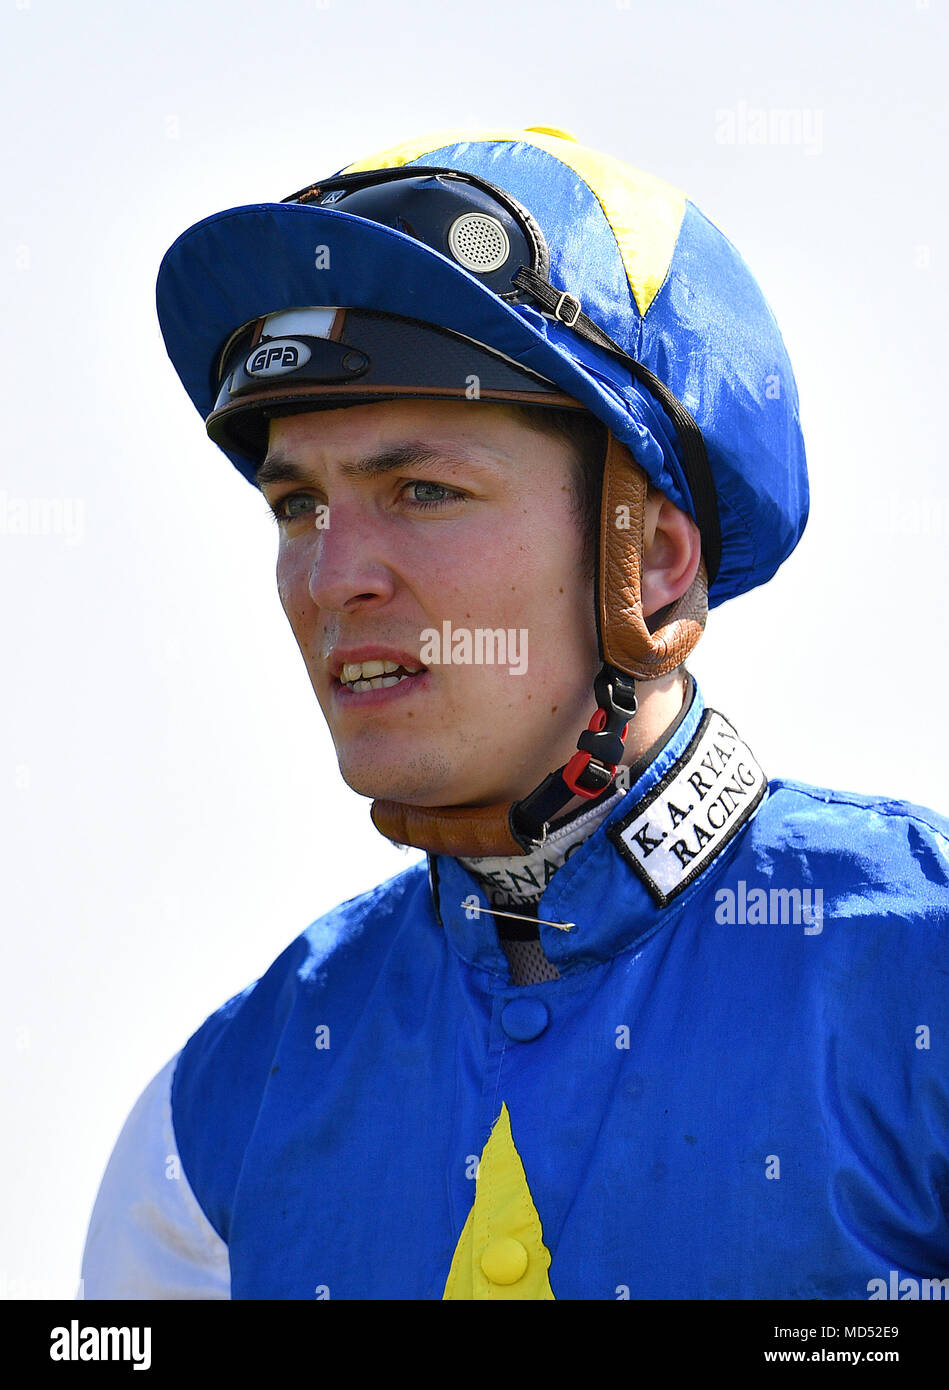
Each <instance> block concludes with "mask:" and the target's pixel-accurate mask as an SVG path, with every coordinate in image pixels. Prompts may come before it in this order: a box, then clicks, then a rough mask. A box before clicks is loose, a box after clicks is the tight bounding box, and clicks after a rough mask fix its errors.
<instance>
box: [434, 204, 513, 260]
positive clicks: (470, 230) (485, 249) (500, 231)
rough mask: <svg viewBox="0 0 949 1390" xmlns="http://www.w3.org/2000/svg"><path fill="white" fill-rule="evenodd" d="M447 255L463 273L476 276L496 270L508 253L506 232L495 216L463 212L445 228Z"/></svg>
mask: <svg viewBox="0 0 949 1390" xmlns="http://www.w3.org/2000/svg"><path fill="white" fill-rule="evenodd" d="M448 246H449V249H450V251H451V254H452V255H453V256H454V258H455V260H456V261H457V262H458V263H459V265H462V266H464V268H465V270H472V271H474V273H475V274H476V275H486V274H488V272H489V271H492V270H500V268H501V266H502V265H503V264H504V262H505V261H506V260H507V258H508V256H509V255H510V254H511V243H510V242H509V241H508V236H507V232H506V231H505V230H504V228H503V227H502V226H501V223H500V222H499V221H498V220H497V218H496V217H487V216H485V214H484V213H483V212H464V213H462V215H461V216H460V217H456V218H455V220H454V222H453V223H452V224H451V226H450V227H449V229H448Z"/></svg>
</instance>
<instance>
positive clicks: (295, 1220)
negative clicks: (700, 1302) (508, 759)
mask: <svg viewBox="0 0 949 1390" xmlns="http://www.w3.org/2000/svg"><path fill="white" fill-rule="evenodd" d="M947 878H949V824H947V822H946V821H945V820H944V819H942V818H940V817H937V816H935V815H934V814H933V813H932V812H929V811H926V810H924V809H923V808H920V807H917V806H912V805H909V804H907V803H903V802H897V801H889V800H885V799H878V798H873V797H869V796H860V795H852V794H849V793H848V794H840V793H837V792H832V791H827V790H824V789H819V788H815V787H810V786H804V785H801V784H799V783H796V782H789V781H784V780H775V781H771V782H770V783H767V782H766V781H765V779H764V775H763V774H762V772H761V770H760V768H759V767H758V764H757V762H756V761H755V759H754V756H753V755H752V754H751V752H750V750H748V749H747V748H746V746H745V745H744V744H743V743H742V741H741V739H740V737H739V736H738V735H737V734H736V732H735V731H734V730H733V729H732V728H731V726H730V725H729V724H728V722H727V720H724V719H723V718H722V717H721V716H720V715H718V714H716V713H715V712H713V711H709V710H707V709H706V707H705V705H704V703H703V700H702V697H701V695H700V694H699V693H698V691H697V690H696V691H695V693H694V696H693V699H692V703H691V705H690V707H689V708H688V709H687V711H686V713H685V715H684V717H680V721H679V722H678V724H677V725H676V726H674V728H673V731H672V734H671V736H670V737H669V738H668V740H667V741H666V743H665V745H664V746H663V747H662V748H661V751H659V753H658V756H656V757H655V758H654V759H653V760H652V762H651V763H650V765H649V766H648V767H647V768H646V770H645V771H643V772H642V774H641V775H640V776H638V779H637V780H636V782H635V784H634V785H633V786H632V787H630V789H629V791H628V792H627V794H626V795H625V796H624V797H623V798H622V799H621V801H620V803H619V804H618V806H617V807H616V808H615V809H614V810H613V811H612V812H611V813H610V815H609V816H608V817H607V819H606V820H605V821H604V822H603V823H602V824H601V825H600V826H599V827H598V828H597V829H596V831H595V832H594V833H593V834H592V835H591V836H590V837H589V838H588V839H587V840H586V841H584V842H583V843H582V844H581V845H580V847H579V848H578V849H577V850H576V852H575V853H573V854H572V855H571V857H570V858H569V859H568V860H567V862H566V863H564V864H563V866H562V867H561V868H559V869H558V870H557V872H556V873H555V874H554V875H553V877H552V878H551V880H550V883H549V885H548V887H547V888H546V890H545V892H544V895H543V897H542V898H541V900H540V906H539V910H538V916H539V918H540V919H543V920H542V923H541V926H540V933H541V941H542V944H543V947H544V950H545V952H546V954H547V956H548V958H549V959H550V960H551V961H552V962H553V963H554V964H555V965H556V966H557V969H558V970H559V972H560V978H559V979H558V980H553V981H549V982H547V983H543V984H537V985H528V986H520V987H516V986H513V985H512V984H511V983H510V976H509V973H508V965H507V960H506V958H505V955H504V953H503V951H502V949H501V947H500V946H499V944H498V939H497V933H496V930H495V924H494V920H493V918H492V917H491V916H490V915H489V913H488V912H486V911H481V912H476V911H475V910H474V909H475V907H476V906H480V907H481V908H483V909H484V908H487V906H488V902H487V899H486V897H485V896H484V894H483V892H482V891H481V889H480V888H479V887H478V885H477V883H476V882H475V879H474V878H473V877H472V876H471V875H470V874H469V873H468V872H467V871H466V870H465V869H464V868H463V867H462V866H461V864H460V863H459V862H458V861H456V860H453V859H448V858H442V857H438V858H432V859H430V860H429V863H428V865H427V866H426V865H425V863H419V864H416V865H415V866H413V867H411V868H409V869H408V870H406V871H405V872H404V873H402V874H399V875H398V876H397V877H396V878H393V879H391V880H390V881H389V882H387V883H384V884H382V885H380V886H379V887H377V888H375V889H373V890H372V891H371V892H369V893H365V894H363V895H362V896H360V897H358V898H355V899H353V900H352V901H350V902H347V903H344V904H343V905H342V906H340V907H338V908H336V909H335V910H334V911H332V912H330V913H329V914H328V915H326V916H325V917H323V918H321V919H320V920H319V921H317V922H316V923H314V925H312V926H311V927H309V928H308V929H307V930H306V931H305V932H304V933H303V934H302V935H301V936H300V937H299V938H298V939H297V940H296V941H294V942H293V944H292V945H291V946H289V947H288V948H287V950H286V951H284V952H283V954H282V955H281V956H280V957H279V959H278V960H276V961H275V962H274V964H273V965H272V966H271V967H270V969H269V970H268V971H267V973H266V974H265V975H264V976H263V977H262V978H261V979H260V980H258V981H257V982H256V984H254V985H253V986H251V987H250V988H249V989H247V990H246V991H245V992H244V993H243V994H241V995H240V996H238V997H237V998H235V999H232V1000H231V1001H230V1002H229V1003H227V1004H226V1005H225V1006H224V1007H223V1008H221V1009H220V1010H219V1011H218V1012H217V1013H215V1014H214V1015H212V1017H210V1018H209V1019H208V1020H207V1022H206V1023H205V1024H204V1025H203V1026H202V1027H201V1028H200V1029H199V1030H198V1032H197V1033H196V1034H195V1035H194V1036H193V1037H192V1038H191V1040H190V1041H189V1042H188V1043H187V1045H186V1046H185V1047H184V1049H183V1050H182V1052H181V1053H180V1054H179V1055H178V1056H177V1057H175V1058H173V1059H172V1061H171V1062H169V1064H168V1066H167V1067H166V1068H165V1069H164V1070H163V1072H162V1073H160V1075H159V1077H157V1078H156V1079H155V1081H154V1082H153V1083H152V1086H151V1087H150V1088H149V1090H148V1091H147V1092H146V1093H145V1095H144V1096H143V1098H142V1100H141V1101H140V1102H139V1105H138V1106H137V1107H136V1110H135V1111H134V1112H133V1115H132V1116H131V1117H130V1120H129V1122H128V1124H127V1126H126V1130H125V1132H124V1133H123V1137H122V1139H121V1140H120V1141H119V1144H118V1146H117V1148H116V1151H115V1154H114V1155H113V1158H112V1161H111V1163H110V1166H109V1170H108V1171H107V1174H106V1178H105V1179H104V1181H103V1185H102V1188H101V1190H100V1194H99V1199H98V1201H97V1204H96V1210H95V1212H94V1215H93V1221H92V1225H91V1227H90V1234H89V1238H88V1242H87V1249H86V1258H85V1264H84V1291H85V1297H87V1298H113V1297H142V1298H233V1299H314V1298H332V1299H413V1300H416V1299H441V1298H443V1297H445V1296H446V1287H447V1296H448V1297H453V1298H498V1299H505V1298H531V1299H534V1298H556V1299H610V1300H615V1299H618V1298H634V1299H635V1298H641V1299H666V1298H671V1299H868V1298H876V1297H887V1296H891V1295H890V1294H889V1293H884V1292H880V1290H881V1289H882V1288H884V1287H885V1288H886V1289H887V1290H890V1289H892V1288H893V1287H897V1288H898V1287H900V1282H899V1281H901V1280H902V1281H905V1280H906V1279H909V1280H910V1282H911V1283H915V1286H917V1287H919V1288H920V1289H922V1290H923V1292H922V1293H921V1295H920V1296H922V1297H926V1296H930V1295H927V1293H926V1292H925V1290H926V1288H927V1286H928V1288H929V1289H931V1290H935V1292H933V1293H932V1294H931V1296H934V1297H935V1296H939V1290H940V1287H942V1288H944V1289H949V1284H947V1285H945V1286H940V1285H937V1284H935V1283H934V1281H936V1280H939V1279H941V1278H944V1277H946V1276H949V1085H947V1073H949V1069H947V1061H949V1007H947V989H946V986H947V983H949V940H947V929H949V892H947ZM489 1140H490V1143H491V1146H493V1147H489ZM175 1165H177V1166H175ZM170 1166H171V1169H172V1171H169V1168H170ZM893 1271H895V1272H896V1274H895V1276H892V1272H893ZM450 1273H451V1278H449V1275H450ZM891 1276H892V1277H891ZM894 1277H895V1280H896V1283H895V1285H894V1282H893V1279H894ZM903 1287H904V1288H909V1287H910V1284H906V1283H905V1282H904V1284H903Z"/></svg>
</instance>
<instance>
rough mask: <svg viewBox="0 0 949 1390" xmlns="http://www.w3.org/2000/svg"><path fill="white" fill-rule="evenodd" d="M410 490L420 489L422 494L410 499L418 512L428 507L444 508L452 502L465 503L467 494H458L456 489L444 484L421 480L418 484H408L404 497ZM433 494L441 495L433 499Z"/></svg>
mask: <svg viewBox="0 0 949 1390" xmlns="http://www.w3.org/2000/svg"><path fill="white" fill-rule="evenodd" d="M410 488H418V489H419V490H420V492H421V494H422V495H421V496H416V497H415V498H411V497H410V498H409V501H410V502H412V503H413V505H414V506H415V508H416V510H419V509H422V508H427V507H443V506H446V505H447V504H448V503H450V502H463V501H465V494H464V493H463V492H458V491H457V489H455V488H451V487H446V486H445V485H444V483H428V482H425V481H424V480H421V479H419V480H418V481H416V482H411V483H406V485H405V488H404V490H403V496H406V495H407V493H408V491H409V489H410ZM432 493H436V494H441V495H440V496H434V497H433V496H432V495H431V494H432Z"/></svg>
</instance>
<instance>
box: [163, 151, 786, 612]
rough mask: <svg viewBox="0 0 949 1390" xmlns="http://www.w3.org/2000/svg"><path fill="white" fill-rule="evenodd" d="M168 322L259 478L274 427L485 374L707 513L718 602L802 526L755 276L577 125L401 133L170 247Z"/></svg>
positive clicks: (704, 523)
mask: <svg viewBox="0 0 949 1390" xmlns="http://www.w3.org/2000/svg"><path fill="white" fill-rule="evenodd" d="M336 311H340V312H336ZM343 311H344V312H343ZM158 313H159V319H160V323H161V328H162V332H163V334H164V338H165V342H166V345H167V348H168V352H169V355H170V357H171V359H172V361H173V363H174V365H175V367H176V369H177V371H178V373H179V375H180V377H181V379H182V382H183V383H184V385H185V388H186V390H187V391H188V394H189V395H190V397H191V399H192V401H193V402H194V404H195V406H196V407H197V409H198V411H199V412H200V413H201V415H202V417H203V418H204V419H205V421H206V422H207V424H208V432H209V434H210V435H211V437H212V438H214V439H215V440H216V442H218V443H219V444H220V446H221V447H222V449H223V450H224V452H225V453H226V454H227V455H228V457H229V458H230V459H231V461H232V462H233V463H234V464H235V466H236V467H237V468H238V469H240V471H241V472H242V473H243V474H244V476H245V477H247V478H248V479H250V480H251V481H253V479H254V473H255V468H256V465H257V464H258V463H259V462H260V459H261V458H262V456H263V449H264V448H265V437H266V420H267V418H269V416H270V415H272V414H278V413H286V412H287V411H292V410H300V409H303V408H306V409H311V410H312V409H316V408H320V407H325V406H330V405H333V406H335V405H340V404H344V403H346V402H350V403H356V402H357V401H359V402H364V401H367V400H380V399H388V398H391V397H394V396H397V395H400V394H405V393H407V392H411V393H412V394H413V395H415V396H416V397H418V396H432V397H435V398H437V397H443V396H445V397H447V396H452V395H457V396H459V397H464V396H465V395H466V394H467V396H468V398H469V399H470V398H471V387H470V382H471V380H472V378H474V379H476V380H477V382H478V389H477V395H478V398H479V399H482V400H518V401H533V402H534V403H536V404H541V405H543V404H547V405H551V406H557V407H560V408H563V407H564V406H577V405H579V406H581V407H583V408H585V409H586V410H587V411H589V412H591V413H592V414H593V415H594V416H596V417H597V418H598V419H599V420H601V421H602V422H603V423H604V424H605V425H606V426H607V427H608V429H609V431H610V433H611V435H612V436H613V437H614V438H615V440H617V441H618V442H619V443H620V444H622V445H625V446H626V448H627V449H628V450H629V453H630V454H631V455H632V457H633V459H634V460H635V462H636V463H637V464H639V466H640V468H641V469H642V470H643V472H644V473H645V475H646V477H647V478H648V479H649V481H650V482H651V483H653V484H654V485H655V486H656V487H657V488H659V489H660V490H661V491H662V492H664V493H665V495H666V496H667V497H669V498H670V499H671V500H672V501H673V502H675V503H676V504H677V505H678V506H680V507H682V508H683V509H684V510H685V511H687V512H688V513H689V514H690V515H691V516H692V517H693V518H694V519H695V520H696V522H697V523H698V525H699V529H700V531H701V533H702V539H703V554H704V556H705V561H706V567H707V571H708V581H709V592H708V601H709V605H710V606H714V605H715V604H717V603H721V602H723V601H724V600H725V599H728V598H731V597H733V596H735V595H737V594H740V593H744V592H746V591H747V590H749V589H752V588H754V587H755V586H756V585H759V584H762V583H765V582H766V581H767V580H768V579H770V577H771V576H772V575H773V574H774V572H775V571H776V569H777V568H778V566H779V565H780V564H781V563H782V562H783V560H784V559H786V558H787V556H788V555H789V554H790V552H791V551H792V550H793V548H794V546H795V545H796V544H797V541H798V540H799V539H800V536H801V533H802V531H803V529H804V524H805V521H806V518H807V507H808V490H807V473H806V464H805V454H804V444H803V439H802V435H801V429H800V420H799V411H798V398H797V390H796V387H795V383H794V377H793V374H792V371H791V366H790V362H789V361H788V357H787V353H786V351H785V348H784V344H783V342H782V340H781V335H780V333H779V331H778V328H777V325H776V323H775V320H774V317H773V315H772V314H771V311H770V309H769V308H768V305H767V303H766V302H765V299H764V297H763V295H762V293H761V291H760V289H759V288H758V286H757V284H756V283H755V280H754V278H753V277H752V275H751V273H750V272H749V270H748V268H747V266H746V265H745V263H744V262H743V260H742V259H741V257H740V256H739V254H738V252H737V251H736V250H735V248H734V247H733V246H732V245H731V243H730V242H729V241H728V240H727V238H726V237H724V236H723V235H722V233H721V232H720V231H719V230H718V229H717V228H716V227H715V226H713V224H712V223H711V222H709V220H708V219H707V218H706V217H704V216H703V214H702V213H701V212H699V210H698V209H697V208H696V207H695V206H694V204H692V203H691V202H689V201H688V199H687V198H686V197H685V196H684V195H683V194H682V193H680V192H679V191H678V190H677V189H675V188H673V187H671V186H670V185H669V184H667V183H664V182H662V181H661V180H659V179H657V178H655V177H653V176H652V175H649V174H645V173H642V172H640V171H638V170H636V169H633V168H630V167H629V166H627V165H625V164H623V163H621V162H620V161H618V160H616V159H614V158H612V157H610V156H608V155H603V154H599V153H596V152H594V151H593V150H589V149H587V148H585V147H584V146H582V145H580V144H578V143H577V142H576V141H575V140H573V139H572V138H571V137H569V136H567V135H565V134H563V133H562V132H556V131H552V130H548V129H539V128H535V129H529V130H520V131H509V130H489V131H478V132H457V131H456V132H451V133H448V134H439V135H434V136H428V137H423V138H420V139H416V140H410V141H406V142H405V143H404V144H401V145H398V146H394V147H392V148H390V149H387V150H384V151H382V152H379V153H376V154H374V155H371V156H369V157H368V158H367V159H364V160H360V161H359V162H358V163H355V164H351V165H349V166H348V167H347V168H346V169H344V170H343V171H341V173H340V174H338V175H334V176H333V177H331V178H329V179H325V180H323V181H321V182H317V183H314V184H311V185H310V186H309V187H307V188H305V189H303V190H301V191H300V192H299V193H296V194H294V195H292V196H291V198H289V199H287V200H286V201H284V202H281V203H264V204H255V205H251V206H247V207H238V208H233V209H230V210H228V211H225V212H221V213H218V214H216V215H215V216H212V217H209V218H206V219H205V220H203V221H202V222H199V223H198V224H197V225H196V226H194V227H191V228H190V229H189V230H188V231H186V232H185V233H184V234H183V235H182V236H181V237H179V238H178V240H177V241H176V242H175V243H174V245H173V246H172V247H171V248H170V250H169V251H168V253H167V254H166V256H165V258H164V260H163V262H162V266H161V270H160V273H159V277H158ZM304 358H305V359H306V360H303V359H304ZM693 422H694V423H693ZM696 427H697V428H696Z"/></svg>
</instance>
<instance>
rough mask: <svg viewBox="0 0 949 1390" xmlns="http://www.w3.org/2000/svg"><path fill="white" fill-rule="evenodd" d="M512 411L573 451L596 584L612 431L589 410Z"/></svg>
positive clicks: (579, 507) (578, 501)
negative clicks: (603, 489) (605, 466)
mask: <svg viewBox="0 0 949 1390" xmlns="http://www.w3.org/2000/svg"><path fill="white" fill-rule="evenodd" d="M510 409H511V410H512V411H513V413H514V415H515V416H516V418H518V419H519V420H520V421H521V423H522V424H525V425H529V426H530V427H531V428H532V429H535V430H538V431H539V432H540V433H541V434H549V435H552V436H553V437H554V438H557V439H562V440H564V441H565V442H566V443H567V444H570V445H571V446H572V447H573V452H574V461H575V466H574V471H573V488H574V499H575V502H576V513H577V520H578V521H579V523H580V527H581V530H582V532H583V539H584V562H585V566H586V572H587V574H588V576H589V578H590V579H591V580H592V579H593V576H594V573H595V570H596V541H597V533H598V523H599V516H600V489H601V486H602V482H603V464H604V461H605V459H606V441H607V437H608V433H609V431H608V430H607V427H606V425H604V424H603V422H602V421H601V420H598V419H597V418H596V416H595V415H591V414H590V412H589V411H588V410H560V409H553V408H551V407H548V406H537V405H515V406H511V407H510Z"/></svg>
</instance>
